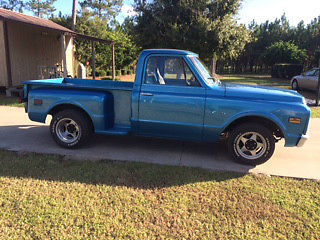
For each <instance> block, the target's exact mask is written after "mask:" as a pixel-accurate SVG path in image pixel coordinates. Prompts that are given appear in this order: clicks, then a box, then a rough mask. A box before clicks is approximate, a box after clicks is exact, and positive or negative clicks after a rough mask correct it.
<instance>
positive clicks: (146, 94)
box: [141, 92, 153, 97]
mask: <svg viewBox="0 0 320 240" xmlns="http://www.w3.org/2000/svg"><path fill="white" fill-rule="evenodd" d="M141 96H149V97H151V96H153V94H152V93H143V92H142V93H141Z"/></svg>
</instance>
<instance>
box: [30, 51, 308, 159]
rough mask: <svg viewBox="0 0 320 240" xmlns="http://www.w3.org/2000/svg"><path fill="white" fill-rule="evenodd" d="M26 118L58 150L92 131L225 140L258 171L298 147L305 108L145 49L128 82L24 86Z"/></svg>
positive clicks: (192, 59)
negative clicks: (281, 147)
mask: <svg viewBox="0 0 320 240" xmlns="http://www.w3.org/2000/svg"><path fill="white" fill-rule="evenodd" d="M24 100H25V102H26V104H25V107H26V112H27V113H28V115H29V118H30V119H31V120H32V121H36V122H42V123H44V122H45V120H46V117H47V115H52V121H51V124H50V132H51V135H52V137H53V139H54V140H55V141H56V142H57V143H58V144H59V145H60V146H62V147H65V148H77V147H79V146H81V145H83V144H85V143H87V142H88V140H89V139H90V137H91V135H92V133H96V134H108V135H128V134H133V135H139V136H145V137H156V138H168V139H179V140H185V141H197V142H211V143H214V142H216V141H217V140H218V139H219V138H221V137H223V138H225V139H226V142H227V145H228V149H229V152H230V154H231V155H232V156H233V158H234V159H235V160H237V161H239V162H241V163H245V164H251V165H257V164H261V163H263V162H265V161H267V160H268V159H269V158H270V157H271V156H272V154H273V152H274V149H275V143H276V142H277V141H279V140H280V139H281V138H285V146H287V147H292V146H302V145H303V143H304V142H305V141H306V139H307V128H308V123H309V119H310V109H309V108H308V107H307V105H306V103H305V100H304V98H303V97H302V96H301V95H299V94H298V93H296V92H295V91H291V90H281V89H274V88H267V87H265V88H261V87H255V86H247V85H239V84H226V83H221V82H220V81H219V80H218V79H215V78H214V77H212V76H211V74H210V73H209V71H208V70H207V69H206V67H205V65H204V64H203V63H202V62H201V61H200V59H199V57H198V55H197V54H195V53H192V52H189V51H183V50H170V49H155V50H144V51H143V52H142V53H141V55H140V58H139V61H138V65H137V72H136V77H135V82H134V83H129V82H117V81H103V80H84V79H71V78H58V79H49V80H34V81H27V82H25V83H24Z"/></svg>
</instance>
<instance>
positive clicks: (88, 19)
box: [50, 7, 140, 72]
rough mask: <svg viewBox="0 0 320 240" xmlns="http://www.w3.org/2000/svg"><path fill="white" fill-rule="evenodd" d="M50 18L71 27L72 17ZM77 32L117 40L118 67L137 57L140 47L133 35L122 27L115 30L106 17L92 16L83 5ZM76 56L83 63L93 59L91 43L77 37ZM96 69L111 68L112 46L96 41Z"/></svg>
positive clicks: (128, 64) (131, 61) (133, 61)
mask: <svg viewBox="0 0 320 240" xmlns="http://www.w3.org/2000/svg"><path fill="white" fill-rule="evenodd" d="M50 20H52V21H54V22H56V23H58V24H60V25H63V26H65V27H67V28H71V25H72V17H71V16H62V14H61V13H60V14H59V16H58V17H54V18H51V19H50ZM76 32H78V33H82V34H85V35H90V36H94V37H97V38H102V39H106V40H110V42H111V41H113V42H115V47H116V51H115V53H116V69H123V68H126V67H128V66H131V65H132V64H134V63H135V60H136V59H137V56H138V52H139V51H140V48H139V47H138V46H137V45H136V44H135V43H134V41H133V39H132V37H131V36H130V35H128V34H127V33H126V32H124V31H123V30H122V29H121V28H119V29H116V30H113V29H111V28H110V27H109V25H108V21H107V20H106V19H105V18H102V19H101V18H99V17H98V16H92V13H91V11H89V10H88V9H87V8H84V7H82V9H81V14H80V15H79V16H78V17H77V23H76ZM75 45H76V58H77V60H78V61H79V62H81V63H86V62H90V61H91V57H92V56H91V44H90V42H88V41H84V40H81V39H75ZM95 50H96V70H97V72H99V71H101V70H104V71H106V70H108V69H111V66H112V48H111V46H110V45H108V44H105V43H96V48H95Z"/></svg>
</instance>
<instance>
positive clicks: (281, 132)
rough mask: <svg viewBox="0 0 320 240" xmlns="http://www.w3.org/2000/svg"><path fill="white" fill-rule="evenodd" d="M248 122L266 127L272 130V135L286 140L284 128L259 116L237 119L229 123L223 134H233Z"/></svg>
mask: <svg viewBox="0 0 320 240" xmlns="http://www.w3.org/2000/svg"><path fill="white" fill-rule="evenodd" d="M248 122H253V123H260V124H262V125H264V126H266V127H267V128H268V129H271V130H272V133H273V134H274V135H275V136H276V137H281V138H285V134H284V129H283V128H282V127H280V126H279V124H278V123H276V122H275V121H273V120H271V119H269V118H267V117H265V116H259V115H249V116H242V117H239V118H237V119H234V120H233V121H232V122H231V123H229V124H228V125H227V126H226V127H225V128H224V130H223V131H222V133H227V132H231V131H232V130H233V129H234V128H236V127H237V126H239V125H241V124H243V123H248Z"/></svg>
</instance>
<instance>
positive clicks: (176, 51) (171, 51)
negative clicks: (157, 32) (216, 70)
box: [142, 49, 198, 56]
mask: <svg viewBox="0 0 320 240" xmlns="http://www.w3.org/2000/svg"><path fill="white" fill-rule="evenodd" d="M142 53H143V54H146V55H149V54H157V53H158V54H179V55H196V56H197V55H198V54H196V53H194V52H190V51H186V50H179V49H146V50H143V51H142Z"/></svg>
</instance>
